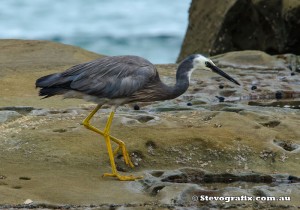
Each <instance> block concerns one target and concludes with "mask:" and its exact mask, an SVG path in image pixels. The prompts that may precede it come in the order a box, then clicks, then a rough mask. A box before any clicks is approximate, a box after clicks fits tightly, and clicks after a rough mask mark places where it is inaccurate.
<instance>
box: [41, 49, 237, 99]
mask: <svg viewBox="0 0 300 210" xmlns="http://www.w3.org/2000/svg"><path fill="white" fill-rule="evenodd" d="M196 58H199V59H206V58H204V57H203V56H201V55H191V56H189V57H187V58H186V59H185V60H183V61H182V62H181V64H180V65H179V67H178V69H177V73H176V84H175V86H172V87H171V86H167V85H165V84H164V83H163V82H161V80H160V78H159V74H158V72H157V69H156V67H155V66H154V65H153V64H152V63H150V62H149V61H148V60H146V59H144V58H141V57H138V56H108V57H104V58H100V59H97V60H94V61H90V62H87V63H83V64H78V65H75V66H73V67H71V68H69V69H67V70H66V71H64V72H62V73H56V74H51V75H47V76H44V77H41V78H39V79H38V80H37V81H36V87H39V88H41V89H40V92H39V95H40V96H44V97H45V98H47V97H51V96H54V95H64V96H65V97H72V98H84V99H86V100H91V101H94V102H96V103H98V104H104V103H108V104H115V105H121V104H125V103H130V102H149V101H158V100H167V99H173V98H176V97H178V96H179V95H181V94H183V93H184V92H185V91H186V90H187V88H188V86H189V79H190V74H191V72H192V71H193V69H194V60H195V59H196ZM206 60H208V61H210V60H209V59H206ZM206 60H204V61H206ZM204 61H203V62H202V60H201V62H202V63H204ZM206 66H208V67H209V68H211V67H213V70H214V71H215V68H217V67H215V66H214V65H213V64H210V66H209V65H208V64H207V65H206ZM217 70H218V68H217ZM220 71H221V70H220ZM216 73H219V74H220V72H216ZM221 73H224V72H222V71H221ZM222 76H224V74H222ZM225 77H226V78H227V79H229V80H231V81H233V82H235V83H236V84H238V83H237V82H236V81H235V80H233V79H232V78H228V77H229V76H228V75H227V74H226V75H225Z"/></svg>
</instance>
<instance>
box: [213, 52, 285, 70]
mask: <svg viewBox="0 0 300 210" xmlns="http://www.w3.org/2000/svg"><path fill="white" fill-rule="evenodd" d="M212 59H213V61H214V63H215V64H216V65H217V66H220V67H232V68H239V69H252V70H253V69H257V70H258V69H259V70H262V69H270V70H286V69H287V67H286V66H285V64H284V62H283V61H282V60H279V59H277V58H276V57H274V56H270V55H268V54H267V53H264V52H261V51H257V50H245V51H238V52H228V53H225V54H221V55H218V56H215V57H213V58H212Z"/></svg>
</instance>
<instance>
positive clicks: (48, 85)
mask: <svg viewBox="0 0 300 210" xmlns="http://www.w3.org/2000/svg"><path fill="white" fill-rule="evenodd" d="M60 79H61V77H60V74H59V73H58V74H50V75H47V76H43V77H41V78H39V79H37V80H36V82H35V86H36V87H37V88H41V89H40V91H39V96H44V98H48V97H51V96H54V95H62V94H64V93H66V92H67V91H68V89H67V87H68V86H69V84H70V83H69V82H67V83H61V82H60Z"/></svg>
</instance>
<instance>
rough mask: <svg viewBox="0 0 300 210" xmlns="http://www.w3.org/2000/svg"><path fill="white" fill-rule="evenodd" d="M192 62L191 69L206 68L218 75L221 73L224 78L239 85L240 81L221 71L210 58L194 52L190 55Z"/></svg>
mask: <svg viewBox="0 0 300 210" xmlns="http://www.w3.org/2000/svg"><path fill="white" fill-rule="evenodd" d="M192 58H193V59H192V62H193V70H194V69H201V70H208V71H213V72H215V73H217V74H219V75H221V76H222V77H225V78H226V79H228V80H229V81H231V82H233V83H235V84H237V85H240V83H238V82H237V81H236V80H235V79H233V78H232V77H231V76H229V75H228V74H226V73H225V72H224V71H222V70H221V69H219V68H218V67H217V66H216V65H215V64H214V62H212V60H210V59H209V58H206V57H204V56H203V55H200V54H195V55H192Z"/></svg>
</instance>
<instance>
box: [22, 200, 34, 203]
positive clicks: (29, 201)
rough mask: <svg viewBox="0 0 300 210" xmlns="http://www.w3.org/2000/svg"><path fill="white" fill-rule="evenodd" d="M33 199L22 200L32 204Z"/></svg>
mask: <svg viewBox="0 0 300 210" xmlns="http://www.w3.org/2000/svg"><path fill="white" fill-rule="evenodd" d="M32 203H33V201H32V200H31V199H27V200H26V201H24V204H32Z"/></svg>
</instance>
